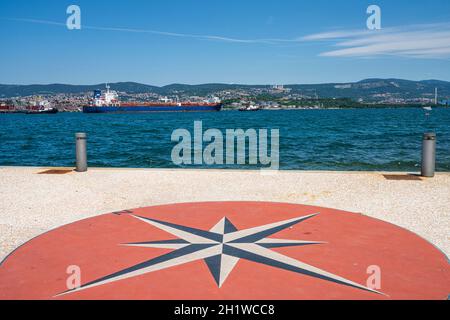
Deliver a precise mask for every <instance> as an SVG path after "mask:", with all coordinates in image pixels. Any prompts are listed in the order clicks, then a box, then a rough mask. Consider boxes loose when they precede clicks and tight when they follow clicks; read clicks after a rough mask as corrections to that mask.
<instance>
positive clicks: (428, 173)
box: [422, 133, 436, 178]
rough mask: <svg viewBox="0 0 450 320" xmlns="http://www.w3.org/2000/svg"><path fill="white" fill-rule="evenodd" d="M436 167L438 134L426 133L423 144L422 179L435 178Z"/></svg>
mask: <svg viewBox="0 0 450 320" xmlns="http://www.w3.org/2000/svg"><path fill="white" fill-rule="evenodd" d="M435 167H436V134H435V133H425V134H424V135H423V142H422V177H428V178H432V177H434V171H435Z"/></svg>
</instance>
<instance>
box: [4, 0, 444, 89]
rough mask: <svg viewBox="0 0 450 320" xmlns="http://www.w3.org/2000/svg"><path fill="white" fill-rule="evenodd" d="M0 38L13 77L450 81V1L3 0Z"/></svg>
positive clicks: (7, 75) (9, 80) (11, 80)
mask: <svg viewBox="0 0 450 320" xmlns="http://www.w3.org/2000/svg"><path fill="white" fill-rule="evenodd" d="M71 4H76V5H78V6H80V8H81V14H82V16H81V23H82V30H72V31H70V30H68V29H67V28H66V27H65V22H66V19H67V17H68V15H67V14H66V9H67V7H68V6H69V5H71ZM371 4H376V5H378V6H380V8H381V10H382V30H381V31H377V30H374V31H371V30H367V27H366V20H367V18H368V15H367V14H366V9H367V7H368V6H369V5H371ZM0 39H1V46H2V49H1V50H0V83H3V84H5V83H6V84H31V83H71V84H95V83H102V82H116V81H136V82H142V83H147V84H154V85H165V84H169V83H189V84H198V83H209V82H223V83H248V84H274V83H280V84H289V83H322V82H349V81H358V80H361V79H364V78H374V77H381V78H388V77H395V78H405V79H411V80H422V79H441V80H450V1H448V0H429V1H417V0H412V1H411V0H410V1H406V0H395V1H393V0H387V1H364V0H340V1H331V0H329V1H326V0H314V1H300V0H295V1H294V0H289V1H288V0H286V1H282V0H281V1H275V0H273V1H264V0H260V1H256V0H208V1H200V0H197V1H194V0H176V1H174V0H165V1H162V0H161V1H154V0H153V1H144V0H141V1H139V0H134V1H133V0H127V1H124V0H121V1H119V0H109V1H106V0H81V1H77V0H71V1H65V0H58V1H54V0H35V1H23V0H1V2H0Z"/></svg>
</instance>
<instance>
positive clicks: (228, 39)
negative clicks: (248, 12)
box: [4, 18, 298, 44]
mask: <svg viewBox="0 0 450 320" xmlns="http://www.w3.org/2000/svg"><path fill="white" fill-rule="evenodd" d="M4 20H10V21H17V22H27V23H35V24H45V25H53V26H60V27H66V24H65V23H62V22H56V21H49V20H38V19H23V18H8V19H4ZM81 27H82V29H87V30H99V31H118V32H132V33H147V34H154V35H160V36H168V37H179V38H192V39H197V40H210V41H221V42H230V43H248V44H252V43H255V44H275V43H280V42H292V41H298V39H292V40H290V39H239V38H232V37H225V36H219V35H200V34H189V33H177V32H167V31H159V30H151V29H136V28H126V27H124V28H122V27H99V26H89V25H82V26H81Z"/></svg>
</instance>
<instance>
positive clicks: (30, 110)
mask: <svg viewBox="0 0 450 320" xmlns="http://www.w3.org/2000/svg"><path fill="white" fill-rule="evenodd" d="M25 113H26V114H55V113H58V109H56V108H53V107H51V106H50V103H49V102H48V101H46V100H44V101H41V102H39V103H38V104H37V105H34V106H31V107H27V111H26V112H25Z"/></svg>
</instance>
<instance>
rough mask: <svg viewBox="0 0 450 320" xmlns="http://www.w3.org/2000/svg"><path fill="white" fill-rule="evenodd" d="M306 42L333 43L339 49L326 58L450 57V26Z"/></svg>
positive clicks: (347, 33)
mask: <svg viewBox="0 0 450 320" xmlns="http://www.w3.org/2000/svg"><path fill="white" fill-rule="evenodd" d="M302 40H304V41H325V42H333V44H332V45H333V46H334V47H339V49H335V50H330V51H326V52H323V53H321V54H320V55H321V56H325V57H374V56H382V55H391V56H402V57H413V58H448V57H450V23H441V24H426V25H425V24H423V25H411V26H403V27H392V28H384V29H381V30H337V31H331V32H324V33H317V34H312V35H308V36H305V37H303V38H302Z"/></svg>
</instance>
